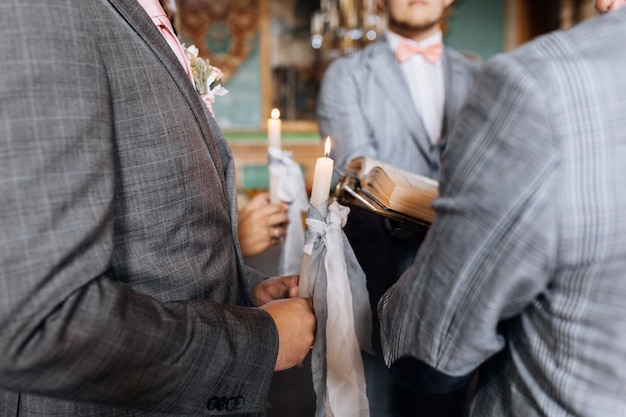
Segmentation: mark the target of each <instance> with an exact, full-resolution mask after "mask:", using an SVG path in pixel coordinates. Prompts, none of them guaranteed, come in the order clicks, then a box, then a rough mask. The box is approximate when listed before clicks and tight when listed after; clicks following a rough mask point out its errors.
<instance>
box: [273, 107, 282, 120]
mask: <svg viewBox="0 0 626 417" xmlns="http://www.w3.org/2000/svg"><path fill="white" fill-rule="evenodd" d="M271 116H272V119H278V118H279V117H280V110H278V109H273V110H272V113H271Z"/></svg>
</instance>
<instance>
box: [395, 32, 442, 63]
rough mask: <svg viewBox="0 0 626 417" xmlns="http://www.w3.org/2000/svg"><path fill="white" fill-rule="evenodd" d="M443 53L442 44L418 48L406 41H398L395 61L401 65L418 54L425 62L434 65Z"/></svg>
mask: <svg viewBox="0 0 626 417" xmlns="http://www.w3.org/2000/svg"><path fill="white" fill-rule="evenodd" d="M442 52H443V44H441V42H437V43H432V44H430V45H426V46H423V47H422V46H419V45H416V44H414V43H412V42H410V41H409V40H408V39H404V38H402V39H400V43H399V44H398V47H397V48H396V59H397V60H398V62H400V63H403V62H404V61H406V60H407V59H409V58H410V57H411V55H413V54H420V55H422V56H423V57H424V59H426V61H428V62H430V63H431V64H434V63H435V62H437V61H438V60H439V58H440V57H441V53H442Z"/></svg>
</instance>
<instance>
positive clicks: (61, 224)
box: [0, 0, 315, 417]
mask: <svg viewBox="0 0 626 417" xmlns="http://www.w3.org/2000/svg"><path fill="white" fill-rule="evenodd" d="M0 16H2V17H1V19H2V25H0V37H1V39H2V41H1V42H0V137H1V138H2V139H1V142H0V196H1V197H0V416H3V417H4V416H16V415H19V416H34V415H38V416H39V415H55V416H95V415H100V416H141V415H158V416H167V415H223V414H228V415H246V416H252V415H264V414H265V408H266V401H267V392H268V388H269V384H270V380H271V377H272V374H273V371H274V370H275V369H276V370H279V369H284V368H288V367H290V366H293V365H295V364H297V363H298V362H300V361H301V360H302V359H303V358H304V357H305V356H306V354H307V353H308V351H309V347H310V346H311V344H312V341H313V333H314V330H315V317H314V315H313V313H312V307H311V305H310V302H309V301H308V300H303V299H299V298H290V299H284V300H276V301H273V302H268V301H270V300H272V299H275V298H282V297H286V296H288V295H289V294H294V291H295V292H296V293H297V287H296V286H295V285H296V281H297V277H286V278H278V277H277V278H271V279H269V280H266V281H262V282H261V281H260V280H261V279H262V278H264V277H262V276H260V275H259V274H258V273H254V272H253V271H251V270H248V269H246V267H245V266H244V265H243V262H242V257H241V254H240V248H239V245H238V243H237V239H236V236H237V217H236V213H237V207H236V196H235V193H234V185H233V184H234V171H233V161H232V158H231V155H230V150H229V148H228V145H227V143H226V141H225V139H224V137H223V136H222V134H221V132H220V130H219V128H218V127H217V126H216V124H215V121H214V120H213V118H212V117H211V116H210V115H209V113H208V110H207V109H206V107H205V106H204V105H203V104H202V102H201V100H200V99H199V97H198V94H197V93H196V91H195V90H194V87H193V84H192V82H191V80H190V79H189V78H188V76H187V75H186V73H185V71H184V69H183V67H182V66H181V65H180V62H179V61H178V60H177V58H176V55H175V54H174V53H173V52H172V50H171V49H170V47H169V46H168V44H167V42H166V41H165V40H164V38H163V37H162V36H161V33H160V32H159V30H158V29H157V28H156V27H155V26H154V24H153V23H152V21H151V20H150V18H149V17H148V15H147V14H146V13H145V11H144V9H143V8H142V7H141V6H140V5H139V3H138V2H137V1H136V0H7V1H3V2H2V5H0ZM259 282H261V283H260V284H259ZM257 284H259V285H257ZM253 289H254V290H253ZM266 302H267V304H266ZM261 304H263V306H262V307H261V308H257V307H254V306H255V305H261ZM279 338H280V344H279Z"/></svg>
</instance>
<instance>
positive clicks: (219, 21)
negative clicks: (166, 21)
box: [176, 0, 260, 80]
mask: <svg viewBox="0 0 626 417" xmlns="http://www.w3.org/2000/svg"><path fill="white" fill-rule="evenodd" d="M177 7H178V12H177V14H176V29H177V30H178V35H179V37H180V39H181V40H182V42H184V43H186V44H187V45H189V44H193V45H195V46H196V47H197V48H198V50H199V55H200V56H201V57H203V58H208V59H209V61H210V63H211V65H215V66H217V67H219V68H220V69H221V70H222V71H223V72H224V77H225V79H226V80H228V79H229V78H230V76H231V75H232V74H234V73H235V72H236V71H237V68H238V67H239V65H241V63H242V62H244V61H245V60H246V58H247V57H248V55H249V54H250V51H251V45H250V44H251V42H252V41H253V39H254V38H255V37H258V36H259V16H260V10H259V2H258V0H257V1H255V0H177Z"/></svg>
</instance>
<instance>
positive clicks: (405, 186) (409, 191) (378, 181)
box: [346, 157, 439, 222]
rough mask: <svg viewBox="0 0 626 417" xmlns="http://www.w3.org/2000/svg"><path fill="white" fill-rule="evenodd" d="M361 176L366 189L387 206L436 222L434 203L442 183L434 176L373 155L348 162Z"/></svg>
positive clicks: (349, 167) (347, 167)
mask: <svg viewBox="0 0 626 417" xmlns="http://www.w3.org/2000/svg"><path fill="white" fill-rule="evenodd" d="M346 169H348V170H351V171H352V172H354V173H355V174H356V175H358V176H359V178H360V179H361V182H362V189H363V190H364V191H366V192H368V193H370V194H371V195H372V196H374V197H375V198H376V199H377V200H378V201H379V202H380V203H381V204H383V205H384V206H385V207H387V208H389V209H392V210H395V211H397V212H400V213H403V214H406V215H408V216H411V217H415V218H418V219H420V220H425V221H428V222H432V221H433V219H434V217H435V212H434V210H433V209H432V208H431V204H432V202H433V200H434V199H435V198H437V196H438V195H439V183H438V182H437V181H435V180H433V179H432V178H428V177H426V176H423V175H418V174H415V173H412V172H408V171H404V170H402V169H399V168H396V167H393V166H391V165H389V164H385V163H383V162H380V161H377V160H375V159H373V158H369V157H359V158H355V159H353V160H352V161H350V163H349V164H348V165H347V166H346Z"/></svg>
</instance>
